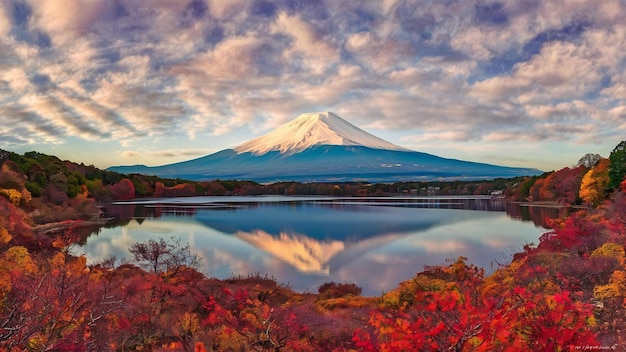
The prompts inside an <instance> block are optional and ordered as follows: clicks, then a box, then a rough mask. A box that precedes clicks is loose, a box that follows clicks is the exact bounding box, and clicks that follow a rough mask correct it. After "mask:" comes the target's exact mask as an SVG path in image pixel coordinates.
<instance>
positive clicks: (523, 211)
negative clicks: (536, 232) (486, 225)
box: [506, 202, 571, 229]
mask: <svg viewBox="0 0 626 352" xmlns="http://www.w3.org/2000/svg"><path fill="white" fill-rule="evenodd" d="M570 211H571V209H570V208H567V207H553V206H545V207H543V206H536V205H532V206H528V205H524V204H520V203H509V202H507V203H506V213H507V215H508V216H509V217H510V218H512V219H517V220H521V221H532V222H533V223H534V224H535V226H541V227H543V228H545V229H550V226H548V221H547V220H548V219H557V218H560V217H563V216H566V215H568V214H569V213H570Z"/></svg>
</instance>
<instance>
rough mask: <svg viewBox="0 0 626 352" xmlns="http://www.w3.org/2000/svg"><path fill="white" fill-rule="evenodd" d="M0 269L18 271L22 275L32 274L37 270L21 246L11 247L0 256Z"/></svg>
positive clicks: (28, 254) (24, 248) (26, 251)
mask: <svg viewBox="0 0 626 352" xmlns="http://www.w3.org/2000/svg"><path fill="white" fill-rule="evenodd" d="M0 264H1V265H0V268H6V269H9V268H10V269H13V270H19V271H21V272H23V273H33V272H35V271H36V270H37V266H36V265H35V262H34V261H33V259H32V258H31V256H30V253H28V249H26V247H23V246H12V247H10V248H9V249H7V250H6V251H5V252H4V253H2V255H0Z"/></svg>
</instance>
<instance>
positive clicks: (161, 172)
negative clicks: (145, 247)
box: [110, 113, 540, 182]
mask: <svg viewBox="0 0 626 352" xmlns="http://www.w3.org/2000/svg"><path fill="white" fill-rule="evenodd" d="M110 170H113V171H117V172H120V173H127V174H128V173H140V174H147V175H157V176H160V177H172V178H177V177H180V178H185V179H190V180H211V179H217V178H220V179H246V180H254V181H258V182H277V181H299V182H327V181H334V182H339V181H353V180H360V181H370V182H394V181H405V180H433V179H493V178H497V177H506V178H509V177H515V176H520V175H534V174H538V173H540V171H539V170H536V169H529V168H511V167H505V166H497V165H490V164H484V163H475V162H468V161H462V160H456V159H446V158H441V157H438V156H435V155H432V154H427V153H421V152H416V151H411V150H409V149H405V148H402V147H400V146H397V145H395V144H392V143H389V142H387V141H385V140H383V139H380V138H378V137H376V136H373V135H371V134H369V133H367V132H365V131H363V130H361V129H359V128H357V127H356V126H354V125H352V124H350V123H349V122H347V121H345V120H343V119H341V118H340V117H338V116H337V115H334V114H332V113H314V114H303V115H300V116H299V117H298V118H296V119H295V120H293V121H291V122H289V123H287V124H285V125H283V126H281V127H279V128H277V129H276V130H275V131H273V132H271V133H268V134H266V135H264V136H261V137H259V138H256V139H253V140H251V141H249V142H246V143H244V144H241V145H239V146H237V147H235V148H233V149H225V150H222V151H219V152H217V153H214V154H211V155H207V156H204V157H201V158H198V159H194V160H189V161H184V162H179V163H175V164H170V165H163V166H157V167H147V166H142V165H136V166H117V167H112V168H110Z"/></svg>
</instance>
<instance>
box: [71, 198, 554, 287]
mask: <svg viewBox="0 0 626 352" xmlns="http://www.w3.org/2000/svg"><path fill="white" fill-rule="evenodd" d="M546 211H547V212H553V213H554V214H551V213H550V214H548V213H546ZM106 212H107V216H113V217H115V218H117V219H119V220H118V221H116V222H113V223H112V224H110V225H108V226H106V227H103V228H100V229H99V230H98V231H96V232H94V233H93V234H91V235H90V236H89V237H88V238H87V239H86V241H84V242H83V244H82V245H81V246H79V247H77V248H76V250H75V251H76V252H77V253H78V254H85V255H86V256H87V259H88V261H89V262H90V263H94V262H97V261H99V260H102V259H103V258H105V257H106V256H108V255H116V256H117V257H118V258H128V257H129V253H128V250H127V249H128V248H129V247H130V246H131V245H132V244H133V243H135V242H145V241H147V240H148V239H151V238H153V239H158V238H159V237H162V238H164V239H169V238H170V237H172V236H175V237H178V238H180V239H181V240H182V243H183V244H185V243H189V245H190V246H191V248H192V251H193V253H196V254H198V255H199V256H201V257H202V265H203V267H202V271H203V272H204V273H205V274H207V275H208V276H213V277H217V278H227V277H230V276H232V275H247V274H256V273H258V274H261V275H267V276H270V277H274V278H275V279H276V280H277V281H278V282H281V283H285V284H289V285H290V286H291V287H292V288H293V289H295V290H297V291H301V292H304V291H307V290H308V291H310V292H317V287H319V286H320V285H321V284H323V283H324V282H329V281H335V282H353V283H356V284H357V285H359V286H361V287H362V288H363V294H364V295H380V294H381V293H382V292H386V291H389V290H391V289H393V288H395V287H396V286H397V285H398V283H400V282H401V281H404V280H407V279H410V278H411V277H412V276H413V275H415V274H416V273H417V272H419V271H422V270H423V269H424V265H438V264H443V263H445V262H446V259H451V258H453V259H454V258H457V257H459V256H464V257H467V258H468V260H469V262H471V263H473V264H475V265H478V266H482V267H484V268H485V269H486V271H487V272H490V271H492V270H493V269H494V268H496V267H497V263H498V262H500V263H508V262H510V260H511V256H512V254H513V253H515V252H518V251H521V250H522V247H523V246H524V245H525V244H527V243H531V242H532V243H535V244H537V242H538V239H539V237H540V236H541V234H543V233H544V232H546V231H547V230H546V229H545V228H544V227H543V224H542V221H543V220H544V219H545V217H546V216H558V215H559V214H558V212H559V210H558V209H539V208H534V207H532V208H531V207H524V206H520V205H519V204H514V203H508V202H506V201H504V200H492V199H489V198H475V197H466V198H459V197H455V198H450V197H391V198H389V197H385V198H382V197H380V198H376V197H365V198H334V197H283V196H262V197H191V198H172V199H148V200H137V201H132V202H118V203H114V204H110V205H108V206H107V207H106Z"/></svg>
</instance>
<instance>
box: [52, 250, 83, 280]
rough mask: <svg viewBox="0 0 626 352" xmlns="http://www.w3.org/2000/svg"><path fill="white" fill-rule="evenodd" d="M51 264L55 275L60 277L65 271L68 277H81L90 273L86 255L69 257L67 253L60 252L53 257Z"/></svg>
mask: <svg viewBox="0 0 626 352" xmlns="http://www.w3.org/2000/svg"><path fill="white" fill-rule="evenodd" d="M68 259H69V260H68ZM50 264H52V273H53V275H54V274H57V275H58V274H60V273H61V271H63V274H64V275H65V276H67V277H80V276H81V275H83V274H85V273H86V272H87V271H88V269H87V258H86V257H85V256H84V255H81V256H80V257H68V255H67V253H65V252H58V253H57V254H55V255H54V257H52V260H51V262H50Z"/></svg>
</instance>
